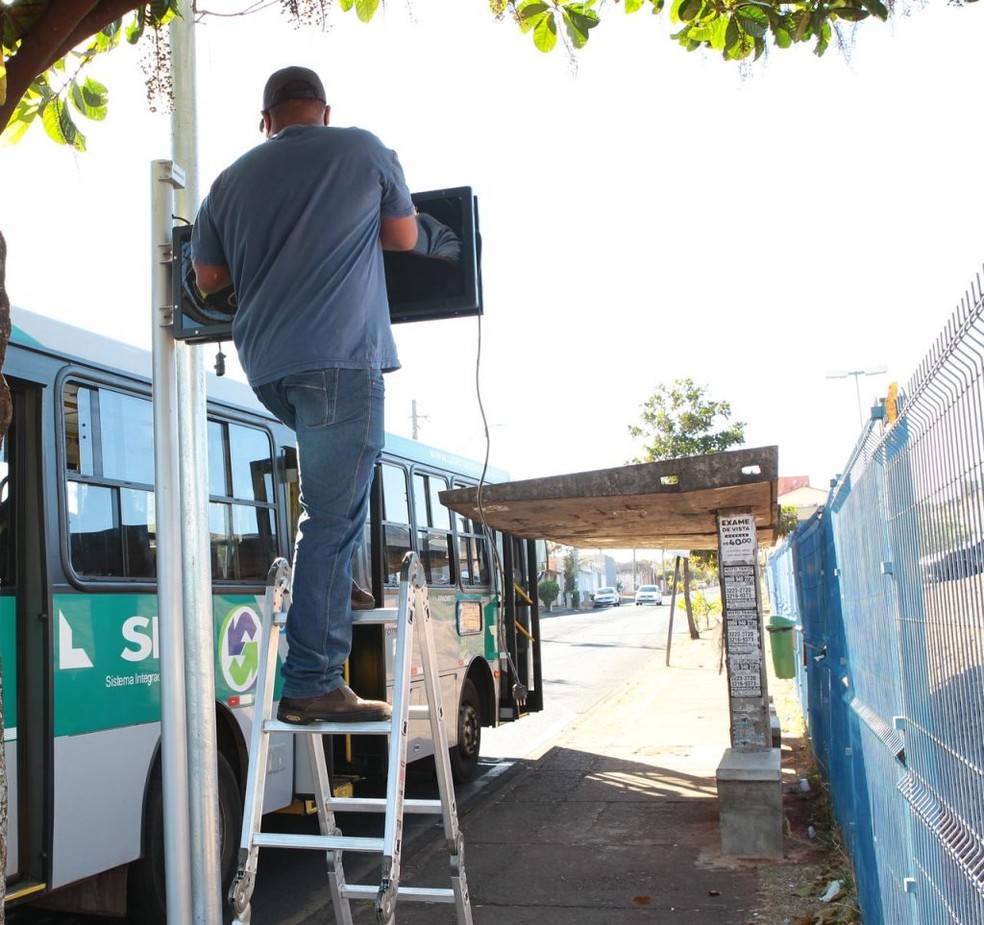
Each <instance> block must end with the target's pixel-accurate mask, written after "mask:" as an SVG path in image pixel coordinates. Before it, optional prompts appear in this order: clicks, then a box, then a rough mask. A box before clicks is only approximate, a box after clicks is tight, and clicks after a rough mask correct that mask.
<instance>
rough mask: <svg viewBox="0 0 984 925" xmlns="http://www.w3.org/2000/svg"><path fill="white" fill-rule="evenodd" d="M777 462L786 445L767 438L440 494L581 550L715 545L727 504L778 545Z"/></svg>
mask: <svg viewBox="0 0 984 925" xmlns="http://www.w3.org/2000/svg"><path fill="white" fill-rule="evenodd" d="M778 461H779V451H778V447H774V446H770V447H758V448H756V449H741V450H730V451H728V452H725V453H711V454H708V455H706V456H690V457H684V458H681V459H667V460H661V461H660V462H653V463H642V464H638V465H632V466H620V467H618V468H615V469H599V470H595V471H592V472H575V473H571V474H567V475H554V476H548V477H546V478H538V479H526V480H522V481H515V482H504V483H500V484H495V485H484V486H482V487H481V489H478V488H459V489H452V490H450V491H442V492H441V496H440V497H441V502H442V503H443V504H445V505H446V506H447V507H449V508H451V509H452V510H453V511H457V512H458V513H459V514H464V515H465V516H467V517H470V518H472V519H474V520H478V521H482V520H484V521H485V523H487V524H488V525H489V526H490V527H493V528H494V529H497V530H502V531H504V532H506V533H511V534H513V535H515V536H519V537H523V538H525V539H547V540H553V541H554V542H557V543H564V544H565V545H568V546H575V547H578V548H582V549H583V548H598V549H604V548H610V549H631V548H660V547H662V548H666V549H716V548H717V513H718V512H719V511H731V512H736V511H745V512H750V513H752V514H754V516H755V526H756V530H757V533H758V541H759V543H760V544H761V545H770V544H771V543H773V542H774V541H775V538H776V532H777V528H778V524H779V507H778V503H777V499H778V475H777V472H778ZM479 491H481V497H479Z"/></svg>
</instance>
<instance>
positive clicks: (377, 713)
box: [277, 684, 393, 725]
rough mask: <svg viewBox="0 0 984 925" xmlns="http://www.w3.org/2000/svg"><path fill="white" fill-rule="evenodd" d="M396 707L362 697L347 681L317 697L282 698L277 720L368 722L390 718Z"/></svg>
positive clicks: (291, 721) (299, 722) (297, 722)
mask: <svg viewBox="0 0 984 925" xmlns="http://www.w3.org/2000/svg"><path fill="white" fill-rule="evenodd" d="M392 715H393V710H392V708H391V707H390V705H389V704H388V703H384V702H383V701H382V700H363V699H362V698H361V697H360V696H359V695H358V694H356V693H355V691H353V690H352V688H350V687H346V686H345V685H344V684H343V685H342V686H341V687H339V688H336V689H335V690H333V691H331V692H330V693H328V694H320V695H318V696H317V697H302V698H297V699H295V698H293V697H281V698H280V706H279V707H278V708H277V719H279V720H280V722H282V723H296V724H300V725H303V724H306V723H369V722H374V721H376V720H385V719H389V718H390V717H391V716H392Z"/></svg>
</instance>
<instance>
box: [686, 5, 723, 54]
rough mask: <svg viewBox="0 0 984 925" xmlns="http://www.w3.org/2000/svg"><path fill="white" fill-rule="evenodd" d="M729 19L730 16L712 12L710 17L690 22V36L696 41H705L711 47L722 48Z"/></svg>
mask: <svg viewBox="0 0 984 925" xmlns="http://www.w3.org/2000/svg"><path fill="white" fill-rule="evenodd" d="M729 19H730V17H725V16H721V15H720V14H718V13H714V14H713V18H712V19H704V20H702V21H701V22H697V23H691V24H690V38H691V39H693V40H694V41H697V42H706V43H707V44H708V45H710V47H711V48H716V49H718V50H723V49H724V43H725V37H726V36H727V32H728V21H729Z"/></svg>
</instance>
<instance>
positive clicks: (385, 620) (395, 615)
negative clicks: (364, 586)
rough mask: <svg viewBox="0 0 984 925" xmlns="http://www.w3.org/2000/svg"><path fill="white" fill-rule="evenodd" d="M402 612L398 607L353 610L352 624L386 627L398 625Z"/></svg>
mask: <svg viewBox="0 0 984 925" xmlns="http://www.w3.org/2000/svg"><path fill="white" fill-rule="evenodd" d="M399 616H400V611H399V610H398V609H397V608H396V607H377V608H376V609H375V610H353V611H352V623H353V624H355V623H358V624H359V626H385V625H387V624H393V623H396V621H397V620H398V619H399Z"/></svg>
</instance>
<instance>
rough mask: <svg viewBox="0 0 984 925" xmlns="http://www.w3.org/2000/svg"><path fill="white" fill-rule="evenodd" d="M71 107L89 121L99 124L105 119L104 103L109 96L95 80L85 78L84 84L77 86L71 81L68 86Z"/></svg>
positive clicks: (105, 108)
mask: <svg viewBox="0 0 984 925" xmlns="http://www.w3.org/2000/svg"><path fill="white" fill-rule="evenodd" d="M69 92H70V94H71V95H70V99H71V101H72V105H74V106H75V108H76V109H77V110H78V111H79V112H80V113H82V115H84V116H86V117H87V118H89V119H93V120H94V121H96V122H100V121H102V120H103V119H105V118H106V111H107V107H106V102H107V100H108V98H109V94H108V92H107V90H106V88H105V87H104V86H103V85H102V84H101V83H99V81H97V80H93V79H92V78H91V77H87V78H86V80H85V83H83V84H82V85H81V86H79V84H78V82H77V81H75V80H73V81H72V83H71V84H70V86H69Z"/></svg>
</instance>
